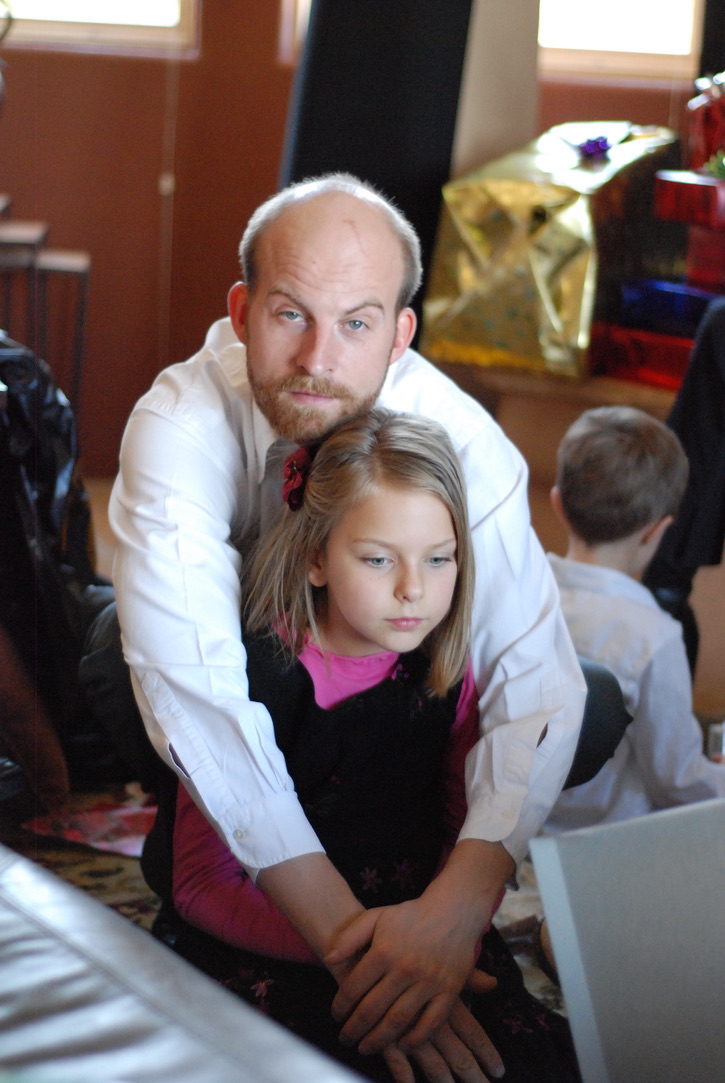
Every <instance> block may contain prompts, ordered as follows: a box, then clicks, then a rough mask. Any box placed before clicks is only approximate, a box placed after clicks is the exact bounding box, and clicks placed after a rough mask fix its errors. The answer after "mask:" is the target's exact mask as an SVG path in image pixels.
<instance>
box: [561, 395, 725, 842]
mask: <svg viewBox="0 0 725 1083" xmlns="http://www.w3.org/2000/svg"><path fill="white" fill-rule="evenodd" d="M687 475H688V463H687V458H686V456H685V453H684V451H683V449H682V446H681V444H680V442H679V440H678V438H677V437H676V436H675V435H674V433H672V432H671V431H670V430H669V429H668V428H667V427H666V426H665V425H663V424H662V423H661V422H659V421H657V420H656V419H654V418H653V417H650V416H649V415H648V414H645V413H643V412H642V411H641V410H636V409H632V408H630V407H624V406H611V407H601V408H599V409H595V410H587V411H586V412H585V413H584V414H583V415H582V416H581V417H580V418H579V419H578V420H577V421H575V422H574V424H573V425H572V426H571V427H570V429H569V430H568V432H567V433H566V434H565V436H564V439H563V440H562V442H561V444H560V447H559V452H558V472H557V479H556V485H555V486H554V488H553V489H552V493H551V500H552V504H553V506H554V509H555V511H556V513H557V515H558V516H559V518H560V519H561V521H562V522H563V524H564V526H565V527H566V530H567V535H568V548H567V553H566V557H563V558H562V557H558V556H555V555H553V554H549V562H550V564H551V567H552V569H553V571H554V576H555V578H556V581H557V583H558V585H559V590H560V592H561V600H562V608H563V612H564V617H565V619H566V622H567V625H568V627H569V631H570V633H571V636H572V639H573V641H574V646H575V648H576V650H577V653H578V654H579V655H580V656H581V657H584V658H590V659H592V660H593V661H595V662H600V663H601V664H602V665H604V666H607V667H608V668H609V669H610V670H611V671H612V672H613V673H614V675H615V676H616V677H617V679H618V681H619V683H620V685H621V688H622V692H623V694H624V698H625V701H626V704H627V708H628V710H629V712H630V714H631V715H632V722H631V724H630V725H629V727H628V728H627V730H626V732H625V735H624V738H623V739H622V741H621V742H620V744H619V746H618V747H617V750H616V752H615V754H614V756H613V757H612V758H611V759H610V760H609V761H608V762H607V763H606V764H605V766H604V767H603V768H602V770H601V771H600V772H599V774H598V775H597V776H596V777H595V778H594V779H592V780H591V781H590V782H587V783H585V784H584V785H582V786H576V787H574V788H572V789H569V790H566V791H564V792H563V793H562V795H561V796H560V798H559V799H558V801H557V803H556V804H555V806H554V808H553V810H552V812H551V814H550V816H549V818H548V819H547V821H546V823H545V825H544V828H543V831H542V833H543V834H554V833H558V832H561V831H568V830H572V829H574V828H578V827H586V826H590V825H593V824H600V823H607V822H611V821H614V820H624V819H628V818H630V817H632V816H641V815H644V814H646V813H649V812H652V811H654V810H655V809H660V808H667V807H670V806H673V805H683V804H688V803H690V802H692V801H702V800H705V799H707V798H713V797H725V765H723V764H720V763H713V762H711V761H710V760H708V759H707V758H706V757H705V756H704V755H703V740H702V730H701V728H700V725H699V723H698V721H697V719H696V718H695V716H694V714H693V712H692V685H691V678H690V670H689V666H688V661H687V655H686V652H685V646H684V642H683V638H682V629H681V625H680V624H679V622H678V621H676V620H674V619H673V618H672V617H671V616H670V615H669V614H668V613H666V612H665V611H664V610H662V609H661V608H660V607H659V605H658V604H657V602H656V601H655V599H654V597H653V595H652V594H651V593H650V591H649V590H648V589H647V588H646V587H645V586H643V585H642V583H641V578H642V575H643V572H644V570H645V568H646V567H647V565H648V564H649V562H650V560H651V559H652V557H653V555H654V553H655V551H656V549H657V546H658V544H659V542H660V539H661V538H662V535H663V534H664V532H665V530H666V529H667V527H668V526H669V524H670V523H671V522H672V521H673V518H674V516H675V515H676V513H677V509H678V507H679V504H680V501H681V499H682V494H683V492H684V489H685V485H686V482H687Z"/></svg>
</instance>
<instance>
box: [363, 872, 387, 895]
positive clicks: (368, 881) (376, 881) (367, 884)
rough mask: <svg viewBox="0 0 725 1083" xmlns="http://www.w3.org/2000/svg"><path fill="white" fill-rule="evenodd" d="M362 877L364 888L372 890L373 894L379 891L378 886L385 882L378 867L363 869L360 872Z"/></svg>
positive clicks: (364, 889)
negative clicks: (379, 873)
mask: <svg viewBox="0 0 725 1083" xmlns="http://www.w3.org/2000/svg"><path fill="white" fill-rule="evenodd" d="M360 878H361V879H362V890H363V891H370V892H372V894H373V895H375V894H376V893H377V890H378V888H379V887H380V886H381V884H382V882H383V881H382V880H381V878H380V877H379V876H378V870H377V869H363V871H362V872H361V873H360Z"/></svg>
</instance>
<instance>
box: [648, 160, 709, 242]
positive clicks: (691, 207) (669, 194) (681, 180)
mask: <svg viewBox="0 0 725 1083" xmlns="http://www.w3.org/2000/svg"><path fill="white" fill-rule="evenodd" d="M655 216H656V217H657V218H664V219H667V220H668V221H671V222H687V223H688V224H689V225H696V226H708V227H709V228H710V229H725V180H719V179H718V178H717V177H713V176H709V175H708V174H706V173H695V172H694V171H692V170H687V169H681V170H674V169H671V170H668V169H661V170H660V171H659V172H658V173H656V174H655Z"/></svg>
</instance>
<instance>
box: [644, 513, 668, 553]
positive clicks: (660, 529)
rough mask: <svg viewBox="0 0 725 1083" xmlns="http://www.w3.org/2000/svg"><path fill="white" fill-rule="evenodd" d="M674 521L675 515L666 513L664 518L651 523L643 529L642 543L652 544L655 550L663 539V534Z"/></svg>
mask: <svg viewBox="0 0 725 1083" xmlns="http://www.w3.org/2000/svg"><path fill="white" fill-rule="evenodd" d="M673 521H674V516H673V515H665V516H664V517H663V518H662V519H656V520H655V521H654V522H653V523H649V524H648V525H647V526H646V527H645V528H644V529H643V531H642V536H641V543H642V545H649V546H651V547H652V551H653V552H654V551H655V549H657V546H658V545H659V544H660V542H661V541H662V535H663V534H664V532H665V531H666V530H667V527H668V526H669V525H670V523H672V522H673Z"/></svg>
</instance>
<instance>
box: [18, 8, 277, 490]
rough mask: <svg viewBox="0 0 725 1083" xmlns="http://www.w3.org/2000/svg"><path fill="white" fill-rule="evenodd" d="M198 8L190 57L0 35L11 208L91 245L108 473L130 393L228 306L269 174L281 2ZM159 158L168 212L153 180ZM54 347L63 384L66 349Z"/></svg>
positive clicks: (182, 353)
mask: <svg viewBox="0 0 725 1083" xmlns="http://www.w3.org/2000/svg"><path fill="white" fill-rule="evenodd" d="M202 9H203V25H202V47H201V55H200V57H199V59H198V60H192V61H181V62H175V61H164V60H154V59H131V58H128V57H116V56H107V55H106V56H103V55H89V54H77V53H69V52H55V53H54V52H35V51H21V50H11V49H9V48H4V49H2V57H3V59H4V60H5V69H4V78H5V83H6V100H5V108H4V112H3V115H2V119H1V120H0V190H2V191H6V192H9V193H10V194H11V195H12V196H13V200H14V205H13V213H14V215H15V216H16V217H19V218H42V219H44V220H46V221H48V222H49V223H50V227H51V228H50V236H49V242H50V243H51V244H53V245H55V246H58V247H71V248H84V249H87V250H88V251H89V252H90V253H91V256H92V259H93V269H92V276H91V293H90V304H89V314H88V332H87V347H86V362H85V375H84V384H83V394H82V397H81V402H80V407H81V409H80V439H81V450H82V457H83V468H84V471H85V473H86V474H87V475H88V476H108V475H111V474H113V473H115V469H116V463H117V455H118V446H119V441H120V437H121V434H122V432H123V427H124V424H125V421H126V418H127V417H128V414H129V411H130V409H131V407H132V406H133V403H134V402H135V400H136V399H137V398H138V396H139V395H140V394H141V393H142V392H143V391H144V390H145V389H146V388H147V387H148V386H149V384H150V383H151V381H152V379H153V377H154V376H155V374H156V372H157V371H158V370H159V368H161V367H162V366H163V365H164V364H166V363H167V362H168V361H169V360H180V359H182V358H184V357H186V356H188V355H189V354H190V353H191V352H193V351H194V350H195V349H196V348H197V347H198V346H199V345H200V343H201V340H202V337H203V334H204V331H205V329H206V327H207V326H208V324H209V323H210V322H211V321H212V320H213V319H215V318H217V317H218V316H220V315H223V314H224V311H225V297H226V292H227V289H228V287H229V286H230V285H231V283H232V282H233V281H234V280H235V278H236V276H237V263H236V245H237V243H238V240H239V237H240V236H241V232H242V229H243V227H244V224H245V222H246V220H247V218H248V217H249V214H250V212H251V211H252V210H253V208H254V207H255V206H256V205H257V204H258V203H259V202H260V201H261V200H262V199H263V198H265V197H266V196H267V195H268V194H270V193H271V192H273V191H274V190H275V188H276V183H277V172H278V168H279V160H280V152H281V147H282V141H283V134H284V124H285V119H286V111H287V101H288V97H289V89H290V80H291V72H290V70H289V69H288V68H285V67H281V66H280V65H279V64H278V63H277V60H276V48H277V33H278V5H277V4H276V3H274V2H269V0H267V2H265V3H259V0H234V2H233V3H232V2H230V0H205V2H204V3H203V5H202ZM177 81H178V82H177ZM177 88H178V116H176V110H175V108H174V98H175V95H176V90H177ZM175 118H176V132H175V138H174V137H173V125H174V120H175ZM169 148H170V149H169ZM172 154H173V156H174V158H175V160H171V159H170V155H172ZM169 165H171V167H172V168H173V169H174V172H175V174H176V193H175V196H174V199H173V223H171V221H170V216H169V215H168V209H169V206H170V204H169V200H168V199H164V198H163V197H161V196H160V194H159V187H158V182H159V176H160V174H161V173H162V171H163V170H164V169H167V168H169ZM167 219H169V221H167ZM171 225H173V229H172V231H171V232H170V229H171ZM169 284H170V286H171V291H170V293H169V289H168V286H169ZM11 330H12V329H11ZM49 360H50V361H51V362H52V363H53V367H54V369H56V365H57V378H58V382H59V383H61V386H63V384H64V383H65V385H66V386H67V372H66V370H65V363H64V360H63V358H61V357H58V358H53V357H50V358H49Z"/></svg>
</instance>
